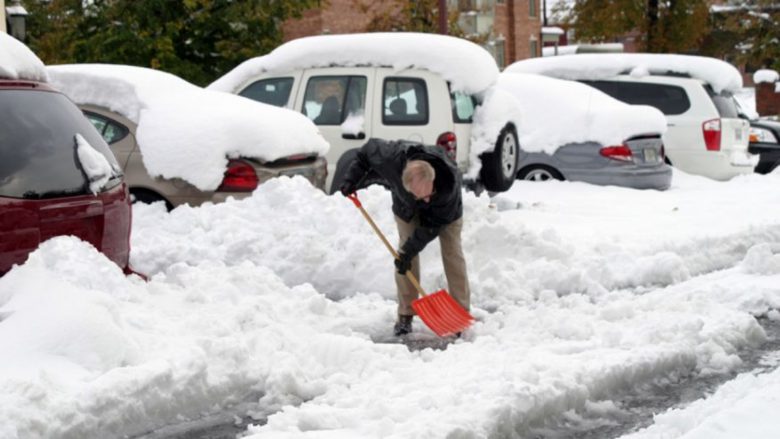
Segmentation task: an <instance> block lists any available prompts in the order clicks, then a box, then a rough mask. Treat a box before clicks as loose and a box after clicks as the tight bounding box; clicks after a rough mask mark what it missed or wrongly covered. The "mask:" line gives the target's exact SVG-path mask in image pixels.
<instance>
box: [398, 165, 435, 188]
mask: <svg viewBox="0 0 780 439" xmlns="http://www.w3.org/2000/svg"><path fill="white" fill-rule="evenodd" d="M435 178H436V170H435V169H433V166H431V164H430V163H428V162H426V161H425V160H409V161H408V162H406V166H405V167H404V172H403V174H401V181H402V182H403V184H404V189H406V190H407V191H409V192H411V191H412V189H411V187H412V183H414V182H416V181H433V180H434V179H435Z"/></svg>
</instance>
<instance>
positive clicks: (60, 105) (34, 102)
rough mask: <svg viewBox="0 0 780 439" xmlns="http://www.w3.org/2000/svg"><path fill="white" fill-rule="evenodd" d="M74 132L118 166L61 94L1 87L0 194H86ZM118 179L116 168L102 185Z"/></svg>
mask: <svg viewBox="0 0 780 439" xmlns="http://www.w3.org/2000/svg"><path fill="white" fill-rule="evenodd" d="M77 133H78V134H81V135H82V136H83V137H84V138H85V139H86V140H87V141H88V142H89V143H90V145H92V147H93V148H95V149H96V150H97V151H99V152H100V153H102V154H103V155H104V156H105V157H106V159H107V160H108V162H109V163H110V164H111V166H112V167H113V168H114V169H115V170H118V169H119V166H118V164H117V162H116V159H115V158H114V155H113V154H112V153H111V151H110V150H109V149H108V145H106V142H105V141H103V139H102V138H101V137H100V134H98V133H97V131H95V128H94V127H93V126H92V124H90V123H89V121H88V120H87V119H86V118H85V117H84V115H83V114H82V113H81V111H79V109H78V108H76V106H75V105H73V103H72V102H71V101H69V100H68V99H67V98H66V97H65V96H63V95H61V94H59V93H53V92H49V91H35V90H15V89H9V90H0V196H3V197H12V198H28V199H39V198H53V197H60V196H64V195H81V194H88V193H90V191H89V185H88V181H87V178H86V176H85V174H84V171H83V170H82V168H81V164H80V163H79V162H78V158H77V155H76V140H75V136H76V134H77ZM120 182H121V178H119V172H117V176H116V177H115V178H114V179H113V181H111V182H109V184H108V185H106V187H105V188H104V190H106V189H109V188H112V187H114V186H116V185H117V184H119V183H120Z"/></svg>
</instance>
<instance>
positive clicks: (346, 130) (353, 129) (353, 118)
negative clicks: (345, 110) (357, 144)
mask: <svg viewBox="0 0 780 439" xmlns="http://www.w3.org/2000/svg"><path fill="white" fill-rule="evenodd" d="M365 119H366V118H365V116H364V115H363V114H353V113H350V114H349V116H347V119H346V120H344V123H342V124H341V133H342V134H351V135H355V136H356V135H358V134H360V133H364V135H365V127H364V124H365Z"/></svg>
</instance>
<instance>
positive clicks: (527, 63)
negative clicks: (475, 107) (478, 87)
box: [506, 53, 758, 180]
mask: <svg viewBox="0 0 780 439" xmlns="http://www.w3.org/2000/svg"><path fill="white" fill-rule="evenodd" d="M506 71H508V72H520V73H538V74H543V75H547V76H552V77H556V78H560V79H573V80H578V81H582V82H585V83H586V84H588V85H591V86H593V87H595V88H598V89H599V90H601V91H603V92H604V93H606V94H608V95H610V96H612V97H614V98H616V99H618V100H621V101H623V102H626V103H629V104H638V105H650V106H654V107H656V108H658V109H659V110H661V111H662V112H663V113H664V114H665V115H666V118H667V121H668V128H669V129H668V130H667V131H666V133H665V134H664V137H663V140H664V147H665V151H666V159H667V161H668V162H669V163H670V164H671V165H673V166H675V167H677V168H679V169H680V170H683V171H685V172H688V173H691V174H698V175H703V176H706V177H710V178H713V179H716V180H728V179H730V178H732V177H734V176H737V175H741V174H749V173H752V172H753V167H754V166H755V165H756V163H757V161H758V157H756V156H754V155H752V154H750V153H748V128H749V124H748V122H747V121H745V120H744V119H741V118H740V117H739V116H738V114H737V109H736V105H735V102H734V98H733V92H735V91H738V90H739V89H740V88H741V87H742V76H741V75H740V73H739V71H738V70H737V69H736V68H735V67H734V66H732V65H731V64H728V63H726V62H724V61H721V60H717V59H714V58H707V57H699V56H687V55H666V54H622V53H621V54H584V55H569V56H558V57H548V58H535V59H530V60H523V61H518V62H516V63H514V64H512V65H510V66H509V67H507V69H506Z"/></svg>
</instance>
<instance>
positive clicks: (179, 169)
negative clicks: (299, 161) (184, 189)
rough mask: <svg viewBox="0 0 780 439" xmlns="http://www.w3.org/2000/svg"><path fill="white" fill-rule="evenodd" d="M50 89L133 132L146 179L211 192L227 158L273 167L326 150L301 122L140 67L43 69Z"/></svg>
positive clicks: (313, 129) (290, 115)
mask: <svg viewBox="0 0 780 439" xmlns="http://www.w3.org/2000/svg"><path fill="white" fill-rule="evenodd" d="M47 70H48V73H49V76H50V78H51V83H52V84H53V85H54V86H55V87H56V88H58V89H59V90H61V91H62V92H64V93H65V94H66V95H68V96H69V97H70V98H71V99H73V100H74V101H75V102H76V103H77V104H82V105H95V106H99V107H104V108H107V109H109V110H111V111H114V112H116V113H119V114H122V115H123V116H125V117H127V118H128V119H130V120H132V121H133V122H135V123H136V124H138V128H137V130H136V138H137V141H138V146H139V147H140V148H141V152H142V153H143V160H144V165H145V166H146V169H147V170H148V171H149V173H150V174H151V175H152V176H162V177H164V178H181V179H183V180H185V181H187V182H189V183H191V184H193V185H194V186H196V187H197V188H198V189H201V190H214V189H216V188H217V187H218V186H219V184H220V182H221V181H222V177H223V175H224V172H225V169H226V166H227V162H228V158H234V157H252V158H257V159H260V160H263V161H273V160H277V159H280V158H282V157H287V156H290V155H295V154H310V153H316V154H319V155H324V154H325V152H326V151H327V149H328V147H329V145H328V143H327V142H326V141H325V139H324V138H323V137H322V135H321V134H320V132H319V130H318V129H317V127H316V126H315V125H314V124H313V123H312V122H311V121H310V120H309V119H308V118H306V117H305V116H304V115H302V114H299V113H297V112H294V111H291V110H288V109H284V108H278V107H274V106H271V105H266V104H263V103H260V102H255V101H252V100H249V99H245V98H243V97H240V96H235V95H230V94H226V93H218V92H214V91H210V90H204V89H202V88H200V87H197V86H195V85H193V84H190V83H188V82H186V81H184V80H183V79H181V78H178V77H176V76H174V75H171V74H168V73H164V72H160V71H157V70H152V69H146V68H142V67H131V66H119V65H107V64H81V65H61V66H50V67H47Z"/></svg>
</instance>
